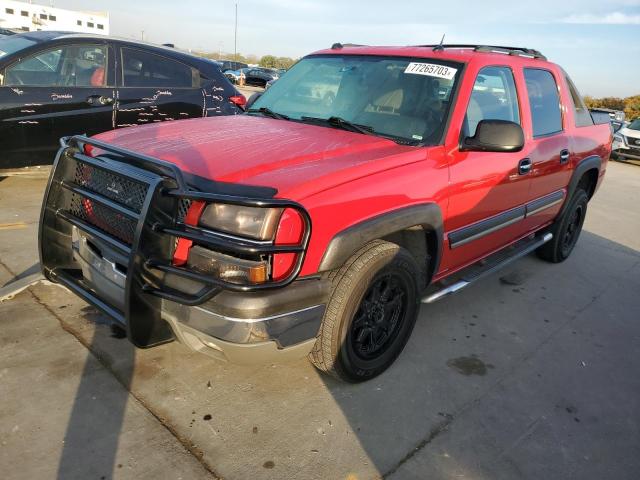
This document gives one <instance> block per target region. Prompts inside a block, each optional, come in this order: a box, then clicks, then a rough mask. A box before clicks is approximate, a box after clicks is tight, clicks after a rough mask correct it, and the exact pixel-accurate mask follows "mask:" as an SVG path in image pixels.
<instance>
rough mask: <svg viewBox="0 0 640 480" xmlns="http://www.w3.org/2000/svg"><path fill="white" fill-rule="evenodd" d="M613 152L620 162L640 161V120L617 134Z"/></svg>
mask: <svg viewBox="0 0 640 480" xmlns="http://www.w3.org/2000/svg"><path fill="white" fill-rule="evenodd" d="M612 150H613V156H614V157H617V158H618V159H620V160H640V118H636V119H635V120H634V121H633V122H631V123H629V125H626V126H624V127H622V128H621V129H620V130H618V131H617V132H616V133H615V135H614V136H613V146H612Z"/></svg>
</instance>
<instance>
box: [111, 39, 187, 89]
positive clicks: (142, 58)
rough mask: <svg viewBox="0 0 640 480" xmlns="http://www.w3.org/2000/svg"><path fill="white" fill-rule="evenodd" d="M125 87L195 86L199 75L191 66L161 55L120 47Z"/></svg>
mask: <svg viewBox="0 0 640 480" xmlns="http://www.w3.org/2000/svg"><path fill="white" fill-rule="evenodd" d="M122 77H123V79H124V86H125V87H173V88H180V87H197V86H198V79H199V76H198V75H197V71H195V70H194V69H192V68H191V67H189V66H187V65H185V64H183V63H180V62H176V61H175V60H171V59H169V58H167V57H163V56H162V55H156V54H153V53H147V52H143V51H142V50H134V49H129V48H123V49H122Z"/></svg>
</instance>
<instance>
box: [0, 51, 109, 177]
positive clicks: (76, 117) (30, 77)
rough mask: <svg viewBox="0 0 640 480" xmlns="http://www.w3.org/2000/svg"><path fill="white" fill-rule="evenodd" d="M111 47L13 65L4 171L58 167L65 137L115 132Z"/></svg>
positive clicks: (7, 77) (1, 116)
mask: <svg viewBox="0 0 640 480" xmlns="http://www.w3.org/2000/svg"><path fill="white" fill-rule="evenodd" d="M109 66H110V63H109V48H108V47H107V45H106V44H96V45H65V46H60V47H55V48H52V49H48V50H44V51H41V52H38V53H36V54H34V55H31V56H29V57H27V58H24V59H21V60H19V61H18V62H16V63H14V64H12V65H9V66H8V67H7V68H6V69H5V71H4V72H3V85H2V87H0V138H1V139H2V140H1V142H2V146H1V147H2V163H1V164H0V168H15V167H22V166H29V165H43V164H50V163H52V161H53V159H54V156H55V152H56V150H57V149H58V147H59V143H58V142H59V139H60V137H63V136H67V135H75V134H87V135H93V134H96V133H99V132H103V131H106V130H109V129H111V128H113V97H114V89H113V87H112V86H109V83H111V85H113V81H114V74H113V68H111V69H110V68H109Z"/></svg>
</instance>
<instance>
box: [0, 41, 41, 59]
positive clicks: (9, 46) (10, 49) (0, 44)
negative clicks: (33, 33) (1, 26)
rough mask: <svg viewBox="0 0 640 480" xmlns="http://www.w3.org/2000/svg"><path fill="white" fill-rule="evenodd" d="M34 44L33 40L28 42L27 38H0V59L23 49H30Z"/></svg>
mask: <svg viewBox="0 0 640 480" xmlns="http://www.w3.org/2000/svg"><path fill="white" fill-rule="evenodd" d="M35 43H36V42H34V41H33V40H29V39H28V38H23V37H20V36H18V35H11V36H10V37H5V38H0V58H2V57H4V56H5V55H10V54H12V53H16V52H17V51H19V50H22V49H23V48H27V47H30V46H31V45H34V44H35Z"/></svg>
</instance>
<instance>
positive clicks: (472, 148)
mask: <svg viewBox="0 0 640 480" xmlns="http://www.w3.org/2000/svg"><path fill="white" fill-rule="evenodd" d="M523 147H524V132H523V131H522V127H521V126H520V125H518V124H517V123H514V122H509V121H506V120H480V122H479V123H478V126H477V128H476V134H475V135H474V136H473V137H466V138H465V139H464V140H463V141H462V145H461V146H460V151H464V152H519V151H520V150H522V148H523Z"/></svg>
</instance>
